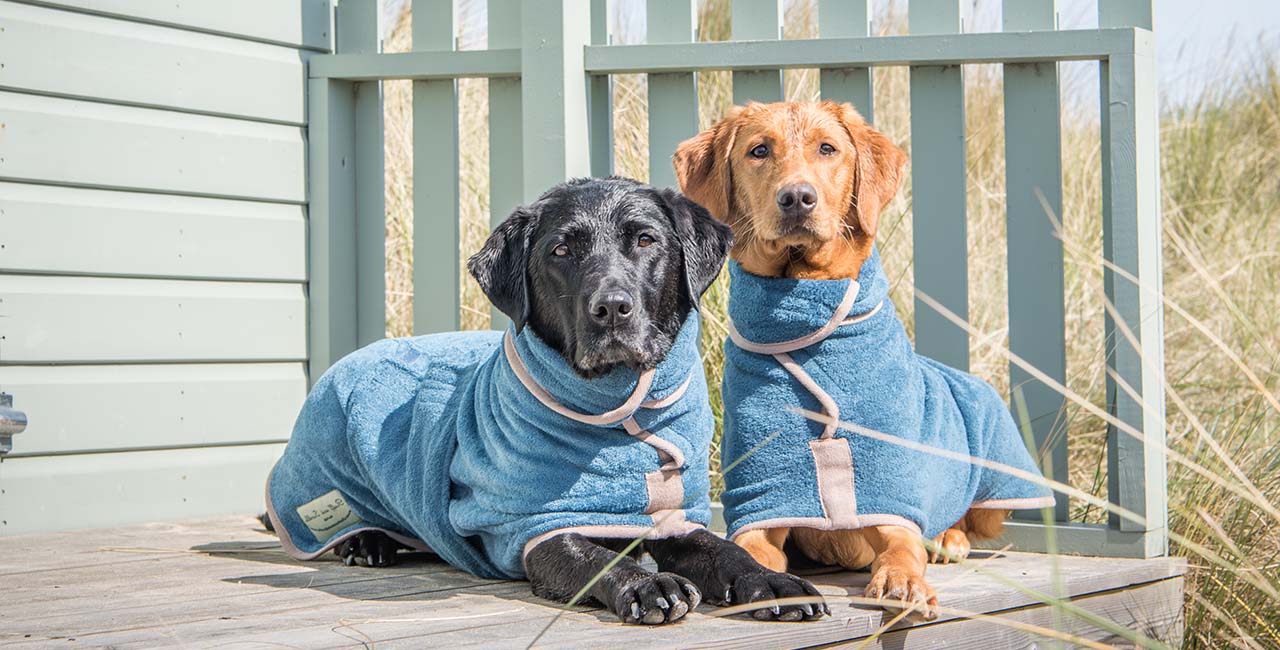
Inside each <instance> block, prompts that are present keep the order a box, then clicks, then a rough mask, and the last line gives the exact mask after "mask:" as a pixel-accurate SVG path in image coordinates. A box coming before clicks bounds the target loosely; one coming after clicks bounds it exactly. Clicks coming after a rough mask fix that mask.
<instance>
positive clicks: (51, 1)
mask: <svg viewBox="0 0 1280 650" xmlns="http://www.w3.org/2000/svg"><path fill="white" fill-rule="evenodd" d="M330 2H331V0H268V1H266V2H264V1H263V0H217V1H216V2H213V1H211V0H195V1H189V2H176V1H175V0H31V1H30V2H29V4H38V5H46V6H52V7H63V8H67V9H72V10H75V11H82V12H86V13H92V14H98V15H102V16H112V17H116V18H124V19H126V20H133V21H136V22H144V23H154V24H160V25H171V26H174V27H182V28H185V29H193V30H197V31H203V32H210V33H214V34H225V35H228V36H236V37H239V38H245V39H251V40H259V41H267V42H271V43H281V44H284V45H293V46H299V47H307V48H311V49H315V50H324V51H327V50H329V41H330V34H329V20H330V9H329V5H330Z"/></svg>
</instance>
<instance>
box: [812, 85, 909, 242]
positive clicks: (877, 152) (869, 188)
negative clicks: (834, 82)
mask: <svg viewBox="0 0 1280 650" xmlns="http://www.w3.org/2000/svg"><path fill="white" fill-rule="evenodd" d="M823 105H824V106H825V107H826V108H827V110H829V111H831V112H832V113H834V114H835V116H836V118H837V119H839V120H840V123H841V124H843V125H844V128H845V130H846V131H848V132H849V139H850V140H851V141H852V142H853V148H854V151H855V153H856V154H857V167H856V168H855V169H854V170H853V203H852V210H853V211H854V212H855V213H856V214H851V215H849V216H850V217H856V219H857V224H858V227H859V228H861V229H862V231H863V232H865V233H866V234H867V235H868V236H871V237H874V236H875V234H876V226H877V225H878V224H879V223H880V211H881V210H882V209H884V206H885V204H887V203H888V202H890V201H892V200H893V197H894V196H895V195H896V194H897V193H898V188H900V187H902V170H903V167H904V166H905V165H906V163H907V154H906V152H904V151H903V150H902V149H899V148H898V145H895V144H894V143H893V142H891V141H890V140H889V138H887V137H885V135H884V134H883V133H881V132H879V131H877V130H876V128H875V127H873V126H871V125H870V124H867V121H866V120H864V119H862V115H860V114H858V111H857V109H855V108H854V107H853V104H848V103H845V104H837V103H836V102H830V101H828V102H823Z"/></svg>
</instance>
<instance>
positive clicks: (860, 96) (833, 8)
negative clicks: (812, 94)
mask: <svg viewBox="0 0 1280 650" xmlns="http://www.w3.org/2000/svg"><path fill="white" fill-rule="evenodd" d="M870 35H871V0H819V1H818V36H819V37H821V38H856V37H860V36H870ZM818 83H819V87H820V88H821V90H822V98H823V99H831V100H834V101H837V102H849V103H851V104H853V105H854V107H855V108H857V109H858V112H859V113H861V114H862V117H863V119H865V120H866V121H868V122H874V121H875V120H874V118H875V107H874V106H873V105H872V104H873V103H874V102H873V101H872V96H873V94H872V80H871V69H870V68H838V69H823V70H822V71H821V72H820V73H819V81H818Z"/></svg>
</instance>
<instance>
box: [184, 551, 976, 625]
mask: <svg viewBox="0 0 1280 650" xmlns="http://www.w3.org/2000/svg"><path fill="white" fill-rule="evenodd" d="M259 532H262V533H264V534H266V535H270V534H271V533H270V532H268V531H265V530H261V531H259ZM190 550H192V551H198V552H201V553H207V554H209V555H216V556H217V557H220V558H224V559H235V560H241V561H244V562H247V563H253V564H260V565H275V566H281V567H290V568H291V569H295V570H292V571H288V572H284V573H250V574H246V575H241V576H234V577H226V578H222V582H226V583H230V584H237V585H246V584H249V585H261V586H267V587H274V588H277V589H310V590H315V591H319V592H323V593H326V594H329V595H331V596H336V597H338V598H344V599H349V600H360V601H401V602H403V601H423V602H430V601H447V600H451V599H453V598H455V597H457V596H459V595H465V596H469V597H487V599H491V600H494V601H505V602H509V603H510V604H511V605H513V606H519V605H525V604H529V605H538V606H541V607H561V606H562V605H561V604H560V603H556V602H553V601H549V600H546V599H543V598H540V597H538V596H535V595H534V594H533V593H532V592H531V591H530V589H529V583H527V582H524V581H512V580H490V579H484V578H477V577H475V576H472V575H470V574H467V573H465V572H462V571H459V570H457V569H454V568H453V567H452V566H450V565H449V564H448V563H446V562H445V561H443V560H441V559H440V558H439V557H438V556H436V555H433V554H431V553H418V552H412V553H410V552H405V551H401V552H400V553H399V555H398V556H397V559H398V561H397V563H396V565H395V566H391V567H382V568H371V567H359V566H347V565H345V564H343V563H342V562H341V561H339V560H338V559H337V557H336V556H334V555H332V554H326V555H325V556H322V557H321V558H319V559H317V560H314V561H309V562H302V561H298V560H295V559H293V558H291V557H289V556H288V555H286V554H285V553H284V552H283V550H281V549H280V545H279V544H278V543H277V542H268V541H262V542H258V541H226V542H214V543H209V544H200V545H196V546H192V547H191V549H190ZM993 555H995V554H994V553H989V552H983V551H975V552H974V557H975V558H982V557H987V556H993ZM642 565H643V566H646V567H647V568H649V569H651V570H656V567H655V566H654V565H653V563H652V561H651V560H649V559H647V558H646V559H645V561H643V562H642ZM299 567H302V568H306V569H309V570H308V571H302V572H299V571H296V569H297V568H299ZM796 573H797V574H800V575H804V576H805V577H807V578H808V579H809V580H811V581H812V582H814V583H815V584H821V585H822V587H823V591H824V592H825V593H826V594H828V595H832V593H833V592H834V591H837V590H839V591H843V592H844V593H845V595H848V596H861V595H862V592H863V589H864V588H865V587H866V584H867V582H868V580H869V579H870V574H869V573H867V572H865V571H859V572H852V571H847V570H844V569H841V568H839V567H825V566H822V567H811V568H807V569H805V570H801V571H797V572H796ZM852 607H854V608H856V609H866V610H868V611H870V612H875V613H876V614H878V615H883V619H884V620H883V623H888V622H889V620H890V619H891V618H892V615H890V614H884V613H881V612H880V611H879V610H877V609H875V608H868V607H862V606H852ZM715 609H717V608H716V607H714V606H711V605H708V604H703V605H701V606H700V607H698V609H697V611H698V612H700V613H703V614H708V613H711V612H713V611H715ZM833 609H834V603H833ZM569 611H572V612H578V613H585V614H591V615H593V616H595V617H596V618H597V619H598V620H600V621H602V622H608V623H617V622H618V619H617V617H615V616H614V615H613V614H611V613H609V612H608V611H606V610H604V609H603V608H601V607H599V606H598V605H596V604H595V603H594V602H590V603H587V604H585V605H580V606H575V607H573V608H570V610H569ZM733 618H741V619H748V618H749V616H748V615H746V614H741V615H738V616H736V617H733ZM899 627H910V624H909V623H905V622H903V623H901V624H899V625H895V626H894V628H893V629H897V628H899Z"/></svg>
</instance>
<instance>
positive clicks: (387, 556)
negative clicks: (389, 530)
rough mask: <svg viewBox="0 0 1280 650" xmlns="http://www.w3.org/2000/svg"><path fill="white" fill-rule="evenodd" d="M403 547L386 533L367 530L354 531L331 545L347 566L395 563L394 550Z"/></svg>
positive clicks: (379, 565) (386, 565)
mask: <svg viewBox="0 0 1280 650" xmlns="http://www.w3.org/2000/svg"><path fill="white" fill-rule="evenodd" d="M402 548H405V546H404V545H403V544H401V543H400V542H397V541H396V540H394V539H391V538H390V537H389V536H387V534H386V533H380V532H378V531H374V530H367V531H364V532H361V533H356V534H355V535H352V536H351V537H348V538H347V539H345V540H343V541H342V542H341V543H340V544H338V545H337V546H335V547H333V553H334V555H337V556H338V557H340V558H342V563H343V564H346V565H347V566H356V565H357V564H358V565H360V566H371V567H388V566H392V565H394V564H395V563H396V551H398V550H400V549H402Z"/></svg>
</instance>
